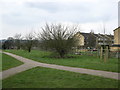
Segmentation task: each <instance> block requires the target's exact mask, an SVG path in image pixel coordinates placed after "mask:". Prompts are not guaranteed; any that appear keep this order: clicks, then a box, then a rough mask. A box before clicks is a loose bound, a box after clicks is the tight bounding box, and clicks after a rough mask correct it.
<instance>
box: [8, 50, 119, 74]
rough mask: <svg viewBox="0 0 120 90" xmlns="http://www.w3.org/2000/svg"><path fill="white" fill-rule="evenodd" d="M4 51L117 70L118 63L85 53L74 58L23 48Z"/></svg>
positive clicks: (99, 68)
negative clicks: (29, 50) (28, 50)
mask: <svg viewBox="0 0 120 90" xmlns="http://www.w3.org/2000/svg"><path fill="white" fill-rule="evenodd" d="M6 51H7V52H11V53H14V54H17V55H20V56H23V57H26V58H29V59H32V60H35V61H38V62H43V63H51V64H58V65H65V66H71V67H79V68H88V69H95V70H104V71H112V72H118V64H119V63H118V59H116V58H110V59H109V60H108V61H107V62H106V63H104V62H103V61H101V60H100V59H99V58H97V57H93V56H86V55H72V56H74V58H50V56H51V52H45V51H38V50H32V52H31V53H28V52H26V51H24V50H6Z"/></svg>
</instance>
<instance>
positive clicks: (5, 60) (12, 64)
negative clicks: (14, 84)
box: [2, 54, 23, 70]
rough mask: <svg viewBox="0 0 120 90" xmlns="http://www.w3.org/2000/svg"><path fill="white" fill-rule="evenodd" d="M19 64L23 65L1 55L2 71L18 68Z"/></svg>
mask: <svg viewBox="0 0 120 90" xmlns="http://www.w3.org/2000/svg"><path fill="white" fill-rule="evenodd" d="M21 64H23V62H20V61H18V60H16V59H15V58H13V57H11V56H8V55H6V54H2V70H7V69H10V68H12V67H16V66H19V65H21Z"/></svg>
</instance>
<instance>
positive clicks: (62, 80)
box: [3, 67, 118, 88]
mask: <svg viewBox="0 0 120 90" xmlns="http://www.w3.org/2000/svg"><path fill="white" fill-rule="evenodd" d="M3 88H118V81H117V80H114V79H108V78H103V77H98V76H92V75H86V74H79V73H74V72H69V71H63V70H57V69H49V68H43V67H36V68H33V69H30V70H27V71H24V72H22V73H19V74H16V75H14V76H12V77H9V78H7V79H4V80H3Z"/></svg>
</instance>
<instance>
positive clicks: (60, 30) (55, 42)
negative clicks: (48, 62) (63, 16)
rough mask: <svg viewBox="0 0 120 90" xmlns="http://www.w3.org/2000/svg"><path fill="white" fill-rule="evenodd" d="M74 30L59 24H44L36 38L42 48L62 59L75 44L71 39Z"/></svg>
mask: <svg viewBox="0 0 120 90" xmlns="http://www.w3.org/2000/svg"><path fill="white" fill-rule="evenodd" d="M76 30H77V27H76V26H73V27H71V28H70V27H68V26H63V25H61V24H51V25H48V24H46V25H45V27H44V28H42V31H43V32H42V33H40V34H39V35H38V37H39V38H40V40H41V44H42V47H45V48H48V49H51V50H52V51H54V52H57V53H58V54H59V56H60V57H61V58H63V57H64V56H65V54H67V53H68V52H69V51H70V50H71V49H72V47H74V46H75V44H76V42H75V39H74V38H73V36H74V33H75V31H76Z"/></svg>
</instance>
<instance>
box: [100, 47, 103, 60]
mask: <svg viewBox="0 0 120 90" xmlns="http://www.w3.org/2000/svg"><path fill="white" fill-rule="evenodd" d="M102 58H103V47H101V49H100V59H101V60H102Z"/></svg>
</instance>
